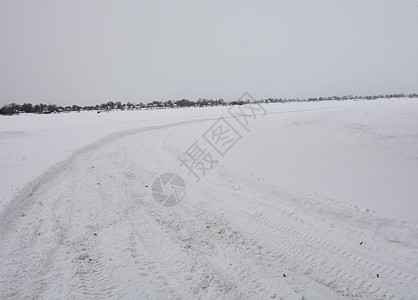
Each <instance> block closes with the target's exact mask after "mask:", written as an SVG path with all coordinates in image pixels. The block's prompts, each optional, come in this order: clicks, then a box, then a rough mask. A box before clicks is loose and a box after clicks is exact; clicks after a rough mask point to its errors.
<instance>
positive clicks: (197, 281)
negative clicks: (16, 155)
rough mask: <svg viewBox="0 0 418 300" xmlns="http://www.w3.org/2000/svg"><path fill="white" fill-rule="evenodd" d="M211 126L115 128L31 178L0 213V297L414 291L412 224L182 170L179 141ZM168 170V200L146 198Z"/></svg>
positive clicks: (417, 268)
mask: <svg viewBox="0 0 418 300" xmlns="http://www.w3.org/2000/svg"><path fill="white" fill-rule="evenodd" d="M212 123H213V120H206V121H204V120H201V121H188V122H177V123H172V124H166V125H162V126H147V127H143V128H139V129H133V130H128V131H123V132H122V133H118V134H113V135H111V136H108V137H107V138H105V139H103V140H101V141H99V142H97V143H94V144H92V145H90V146H87V147H85V148H83V149H81V150H79V151H77V152H76V153H74V154H73V155H72V156H71V157H70V158H68V159H67V160H65V161H63V162H61V163H59V164H57V165H55V166H54V167H52V168H50V169H49V170H48V171H47V172H46V173H44V174H43V175H42V176H40V177H38V178H37V179H36V180H34V181H32V182H31V183H30V184H29V185H28V186H27V187H26V188H25V189H24V190H22V191H21V192H20V193H19V194H17V195H16V196H15V197H14V198H13V200H12V201H11V202H10V203H9V204H8V205H7V206H6V207H5V209H4V210H3V211H2V212H1V219H0V226H1V227H0V258H1V261H0V298H2V299H23V298H31V299H32V298H47V299H50V298H61V299H103V298H121V299H133V298H136V299H268V298H271V299H281V298H283V299H327V298H328V299H337V298H346V297H348V298H368V299H376V298H388V299H391V298H394V299H416V298H417V297H418V288H417V287H418V224H417V223H411V222H406V221H396V220H394V219H388V218H383V217H378V216H376V215H375V214H373V213H370V212H364V211H360V210H358V209H355V208H350V207H348V206H346V205H343V204H340V203H338V202H336V201H332V200H328V199H325V198H323V197H314V196H306V195H304V194H301V193H292V192H289V191H287V190H285V189H282V188H280V186H275V185H272V184H269V183H267V182H266V181H263V180H260V179H259V178H256V177H255V176H251V175H247V174H243V173H238V172H237V171H233V170H230V169H228V168H227V167H226V166H225V164H222V163H220V164H219V165H217V166H216V167H215V168H214V169H213V170H211V171H210V172H208V174H207V176H205V178H204V179H203V180H201V181H200V182H195V180H193V178H192V177H189V176H187V170H185V169H184V168H180V166H179V160H178V156H179V155H181V153H183V152H184V150H185V148H184V146H188V144H185V143H181V142H180V143H179V140H184V139H185V137H184V133H185V132H188V130H189V131H190V130H191V131H192V132H194V131H196V132H200V131H199V130H198V129H195V128H200V129H205V128H207V127H209V126H210V125H211V124H212ZM179 144H182V145H183V147H181V146H179ZM186 148H187V147H186ZM164 172H175V173H177V174H179V175H180V176H182V177H183V178H184V179H185V181H186V188H187V192H186V197H185V199H184V200H183V201H182V202H181V203H180V204H178V205H177V206H174V207H164V206H161V205H159V204H158V203H156V202H155V201H154V200H153V197H152V191H151V186H152V183H153V180H154V178H155V177H156V176H157V175H158V174H161V173H164Z"/></svg>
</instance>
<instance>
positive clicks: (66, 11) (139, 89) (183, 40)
mask: <svg viewBox="0 0 418 300" xmlns="http://www.w3.org/2000/svg"><path fill="white" fill-rule="evenodd" d="M244 91H248V92H250V93H251V94H253V96H254V97H256V98H267V97H277V98H279V97H311V96H330V95H345V94H362V95H366V94H377V93H394V92H406V93H409V92H418V1H417V0H317V1H313V0H306V1H301V0H288V1H283V0H271V1H270V0H257V1H243V0H230V1H227V0H226V1H214V0H211V1H196V0H194V1H184V0H179V1H156V0H152V1H123V0H117V1H116V0H113V1H108V0H87V1H86V0H71V1H70V0H68V1H59V0H51V1H45V0H32V1H20V0H0V104H1V105H3V104H6V103H10V102H16V103H23V102H25V101H27V102H33V103H35V102H40V101H42V102H44V103H56V104H60V105H66V104H79V105H88V104H96V103H101V102H104V101H108V100H113V101H115V100H120V101H123V102H125V101H131V102H141V101H142V102H148V101H153V100H168V99H180V98H188V99H191V100H196V99H197V98H198V97H202V98H203V97H207V98H224V99H226V100H233V99H236V98H237V97H239V96H240V95H241V94H242V92H244Z"/></svg>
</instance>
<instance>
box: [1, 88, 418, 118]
mask: <svg viewBox="0 0 418 300" xmlns="http://www.w3.org/2000/svg"><path fill="white" fill-rule="evenodd" d="M394 98H418V94H415V93H414V94H403V93H400V94H388V95H375V96H353V95H349V96H331V97H319V98H308V99H299V98H267V99H260V100H255V99H246V98H244V99H241V100H234V101H225V100H224V99H218V100H213V99H206V98H199V99H198V100H197V101H191V100H188V99H181V100H167V101H152V102H148V103H146V104H144V103H143V102H140V103H137V104H134V103H131V102H127V103H122V102H121V101H115V102H113V101H108V102H106V103H102V104H97V105H94V106H91V105H89V106H79V105H71V106H59V105H56V104H43V103H40V104H35V105H33V104H32V103H24V104H16V103H11V104H7V105H4V106H3V107H2V108H0V114H1V115H16V114H21V113H36V114H51V113H68V112H80V111H97V113H101V112H110V111H112V110H125V111H127V110H149V109H175V108H184V107H211V106H227V105H244V104H248V103H287V102H312V101H332V100H337V101H340V100H377V99H394Z"/></svg>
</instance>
